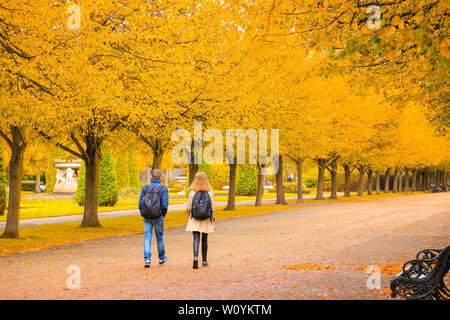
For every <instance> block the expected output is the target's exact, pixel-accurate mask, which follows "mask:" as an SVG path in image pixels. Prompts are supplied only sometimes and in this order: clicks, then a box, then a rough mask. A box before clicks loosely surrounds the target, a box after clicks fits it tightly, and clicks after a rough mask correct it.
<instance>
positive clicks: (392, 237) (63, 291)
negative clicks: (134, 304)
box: [0, 193, 450, 299]
mask: <svg viewBox="0 0 450 320" xmlns="http://www.w3.org/2000/svg"><path fill="white" fill-rule="evenodd" d="M449 204H450V193H438V194H419V195H410V196H402V197H393V198H385V199H377V200H367V201H359V202H328V203H327V202H325V203H324V202H321V203H314V202H312V203H308V204H305V205H300V206H299V207H298V208H297V209H294V210H288V211H280V212H274V213H269V214H264V215H256V216H248V217H241V218H234V219H228V220H222V221H218V222H217V232H216V233H214V234H212V235H211V236H210V243H209V247H210V251H209V263H210V266H209V267H207V268H200V269H199V270H193V269H192V265H191V264H192V260H191V259H192V258H191V254H192V253H191V252H192V235H191V234H189V233H187V232H185V231H184V228H183V227H176V228H169V229H167V230H166V232H165V242H166V253H167V256H168V258H169V260H168V262H167V264H166V265H163V266H159V265H157V263H155V262H156V260H154V263H153V264H152V267H151V268H150V269H144V268H143V257H142V254H143V253H142V251H143V235H142V234H140V235H133V236H120V237H112V238H107V239H98V240H90V241H85V242H82V243H79V244H74V245H64V246H59V247H55V248H51V249H47V250H43V251H37V252H30V253H22V254H20V253H15V254H11V255H5V256H0V299H389V296H387V295H386V290H385V289H386V288H387V287H388V285H389V281H390V279H391V278H392V276H388V275H385V274H382V276H381V280H382V281H381V287H382V288H381V290H370V289H368V288H367V286H366V281H367V278H368V274H366V273H365V271H364V268H362V267H364V266H368V265H377V266H381V265H387V264H399V263H403V262H405V261H406V260H409V259H411V258H413V257H414V256H415V254H416V253H417V251H419V250H420V249H423V248H428V247H431V248H440V247H444V246H446V245H448V244H450V206H449ZM280 208H282V207H280ZM152 250H153V255H154V256H156V245H155V239H153V246H152ZM303 263H311V264H317V265H321V266H334V269H331V270H324V271H308V270H286V269H283V268H281V267H280V265H295V264H303ZM69 265H77V266H79V267H80V270H81V288H80V289H77V290H70V289H68V288H67V285H66V279H67V277H68V276H69V274H68V273H67V272H66V271H67V267H68V266H69Z"/></svg>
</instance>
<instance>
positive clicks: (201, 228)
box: [186, 171, 215, 269]
mask: <svg viewBox="0 0 450 320" xmlns="http://www.w3.org/2000/svg"><path fill="white" fill-rule="evenodd" d="M188 190H189V196H188V201H187V203H186V207H187V211H188V215H189V220H188V223H187V225H186V231H188V232H192V234H193V236H194V263H193V268H194V269H198V250H199V246H200V236H201V242H202V265H203V266H204V267H206V266H208V262H207V254H208V233H211V232H214V223H213V222H214V221H215V217H214V191H213V189H212V187H211V184H210V183H209V181H208V177H207V176H206V174H205V173H204V172H201V171H200V172H197V173H196V174H195V177H194V181H192V184H191V186H190V187H189V188H188ZM208 197H209V199H210V202H208ZM203 200H205V201H203ZM193 202H194V206H197V208H199V207H202V206H203V203H206V205H205V207H204V208H207V210H206V211H209V213H208V214H210V218H205V219H196V218H194V217H193V215H196V214H197V212H194V213H193V212H192V211H193V210H192V209H193V205H192V204H193ZM209 203H210V204H209ZM194 210H197V211H202V210H203V209H202V208H201V209H200V210H199V209H194ZM203 211H205V210H203Z"/></svg>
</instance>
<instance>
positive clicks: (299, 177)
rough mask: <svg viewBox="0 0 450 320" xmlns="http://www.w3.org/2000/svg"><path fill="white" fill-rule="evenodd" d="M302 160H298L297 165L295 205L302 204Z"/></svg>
mask: <svg viewBox="0 0 450 320" xmlns="http://www.w3.org/2000/svg"><path fill="white" fill-rule="evenodd" d="M303 160H304V159H298V160H297V161H296V164H297V203H303V170H302V165H303Z"/></svg>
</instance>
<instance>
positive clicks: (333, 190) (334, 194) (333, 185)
mask: <svg viewBox="0 0 450 320" xmlns="http://www.w3.org/2000/svg"><path fill="white" fill-rule="evenodd" d="M329 171H330V175H331V195H330V199H337V161H333V162H332V163H331V170H329Z"/></svg>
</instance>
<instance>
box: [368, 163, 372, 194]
mask: <svg viewBox="0 0 450 320" xmlns="http://www.w3.org/2000/svg"><path fill="white" fill-rule="evenodd" d="M372 177H373V171H372V169H369V171H367V194H368V195H372Z"/></svg>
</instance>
